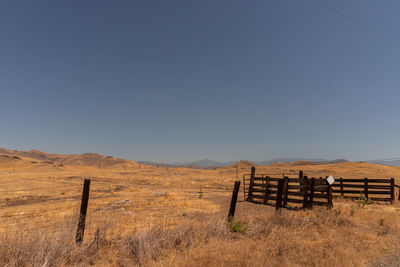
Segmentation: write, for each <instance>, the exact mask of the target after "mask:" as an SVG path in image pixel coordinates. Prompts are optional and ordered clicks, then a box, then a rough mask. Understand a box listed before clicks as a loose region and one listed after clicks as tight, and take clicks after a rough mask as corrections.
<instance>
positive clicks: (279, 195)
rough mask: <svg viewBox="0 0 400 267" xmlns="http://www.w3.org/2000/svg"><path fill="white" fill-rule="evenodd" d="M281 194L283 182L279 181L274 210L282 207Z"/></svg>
mask: <svg viewBox="0 0 400 267" xmlns="http://www.w3.org/2000/svg"><path fill="white" fill-rule="evenodd" d="M282 193H283V180H279V181H278V190H277V193H276V203H275V210H279V209H280V208H281V207H282Z"/></svg>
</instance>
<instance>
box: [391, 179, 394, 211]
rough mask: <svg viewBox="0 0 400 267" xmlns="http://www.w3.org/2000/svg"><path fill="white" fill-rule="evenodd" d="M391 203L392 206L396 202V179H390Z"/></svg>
mask: <svg viewBox="0 0 400 267" xmlns="http://www.w3.org/2000/svg"><path fill="white" fill-rule="evenodd" d="M390 202H391V203H392V205H393V204H394V202H395V196H394V178H390Z"/></svg>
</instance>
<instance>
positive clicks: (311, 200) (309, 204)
mask: <svg viewBox="0 0 400 267" xmlns="http://www.w3.org/2000/svg"><path fill="white" fill-rule="evenodd" d="M314 187H315V178H314V177H313V178H311V186H310V196H309V198H308V208H310V209H312V207H313V203H314Z"/></svg>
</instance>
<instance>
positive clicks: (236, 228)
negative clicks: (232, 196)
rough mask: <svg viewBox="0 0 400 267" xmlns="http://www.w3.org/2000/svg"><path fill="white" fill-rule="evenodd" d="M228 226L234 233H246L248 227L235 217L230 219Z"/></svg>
mask: <svg viewBox="0 0 400 267" xmlns="http://www.w3.org/2000/svg"><path fill="white" fill-rule="evenodd" d="M228 227H229V230H230V231H231V232H234V233H244V232H246V230H247V228H248V227H247V225H244V224H242V223H240V222H239V221H238V220H235V218H231V219H230V220H229V222H228Z"/></svg>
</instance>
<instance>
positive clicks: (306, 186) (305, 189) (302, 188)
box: [300, 176, 308, 209]
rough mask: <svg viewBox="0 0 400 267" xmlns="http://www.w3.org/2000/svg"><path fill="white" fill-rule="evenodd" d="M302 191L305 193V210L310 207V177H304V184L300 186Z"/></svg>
mask: <svg viewBox="0 0 400 267" xmlns="http://www.w3.org/2000/svg"><path fill="white" fill-rule="evenodd" d="M300 191H301V192H303V209H305V208H307V205H308V177H307V176H304V177H303V182H302V183H301V184H300Z"/></svg>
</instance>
